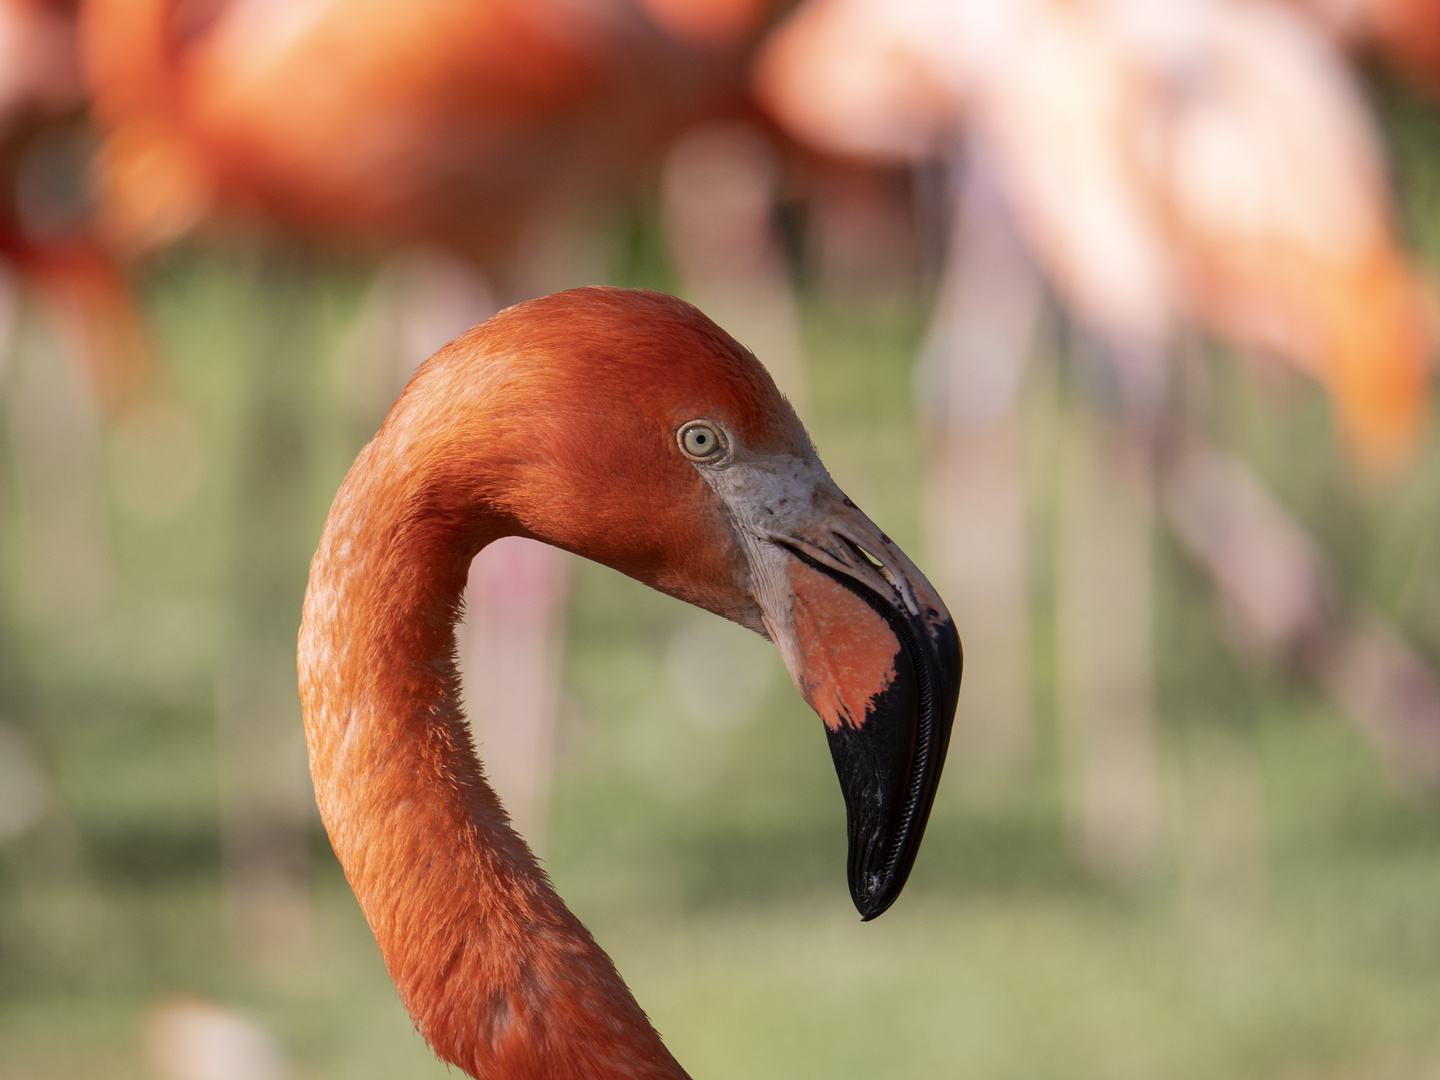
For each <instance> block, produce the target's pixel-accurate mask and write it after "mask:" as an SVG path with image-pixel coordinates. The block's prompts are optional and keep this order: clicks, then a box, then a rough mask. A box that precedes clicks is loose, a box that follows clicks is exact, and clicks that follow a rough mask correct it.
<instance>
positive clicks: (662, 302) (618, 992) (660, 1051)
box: [298, 288, 961, 1080]
mask: <svg viewBox="0 0 1440 1080" xmlns="http://www.w3.org/2000/svg"><path fill="white" fill-rule="evenodd" d="M505 536H523V537H529V538H531V539H535V540H539V541H542V542H544V543H547V544H551V545H554V546H556V547H559V548H563V549H565V550H567V551H570V552H573V553H575V554H577V555H580V556H583V557H585V558H587V559H592V560H594V561H596V562H599V563H602V564H604V565H606V566H609V567H612V568H614V569H616V570H619V571H620V572H622V573H624V574H627V575H629V576H630V577H633V578H635V579H637V580H639V581H642V582H644V583H645V584H647V585H649V586H651V587H653V588H655V589H658V590H660V591H661V592H664V593H667V594H669V595H671V596H675V597H678V598H679V599H681V600H685V601H687V602H689V603H691V604H695V605H696V606H698V607H702V608H705V609H707V610H709V611H711V612H714V613H715V614H717V615H720V616H722V617H724V618H727V619H731V620H733V621H734V622H737V623H739V624H741V625H742V626H746V627H748V628H750V629H751V630H754V631H756V632H757V633H759V634H762V635H764V636H765V637H767V638H768V639H769V640H770V641H772V642H774V644H775V645H776V647H777V648H778V649H779V650H780V653H781V656H782V657H783V658H784V661H785V664H786V667H787V668H788V669H789V671H790V674H791V677H792V678H793V680H794V682H795V685H796V687H797V688H798V689H799V691H800V693H801V695H802V696H803V697H804V698H805V700H806V701H807V702H809V704H810V705H811V707H812V708H813V709H814V710H815V712H816V713H817V714H819V716H820V719H821V720H822V721H823V722H824V724H825V728H826V733H827V735H828V738H829V744H830V748H831V751H832V754H833V757H834V762H835V768H836V771H837V773H838V776H839V780H840V786H841V789H842V792H843V794H844V798H845V806H846V812H847V820H848V830H849V868H848V875H849V886H850V893H851V896H852V898H853V899H854V902H855V905H856V907H857V909H858V910H859V912H860V914H861V916H862V917H863V918H864V919H866V920H869V919H873V918H875V917H876V916H877V915H879V914H881V913H882V912H884V911H885V910H886V909H887V908H888V907H889V906H890V905H891V904H892V903H893V902H894V900H895V898H896V897H897V896H898V894H899V893H900V890H901V889H902V887H903V886H904V884H905V881H906V878H907V876H908V875H909V873H910V869H911V867H912V865H913V864H914V861H915V856H916V852H917V850H918V848H919V844H920V840H921V836H922V835H923V833H924V829H925V823H926V820H927V818H928V816H929V813H930V807H931V804H932V802H933V800H934V797H935V792H936V787H937V784H938V781H939V778H940V772H941V768H942V766H943V764H944V760H945V752H946V747H947V745H948V742H949V738H950V727H951V723H952V720H953V716H954V711H955V703H956V697H957V695H958V693H959V688H960V670H961V654H960V641H959V638H958V636H957V634H956V630H955V626H954V623H953V621H952V620H951V617H950V614H949V613H948V612H947V611H946V609H945V605H944V604H943V602H942V601H941V600H940V597H939V596H938V595H937V594H936V592H935V590H934V589H933V588H932V587H931V585H930V583H929V582H928V581H926V579H925V577H924V576H923V575H922V574H921V573H920V571H919V570H918V569H916V567H915V565H914V564H913V563H912V562H911V561H910V560H909V559H908V558H907V557H906V556H905V554H904V553H903V552H902V551H901V550H900V549H899V548H898V547H896V546H895V544H894V543H893V542H892V541H891V540H890V539H889V537H887V536H886V535H885V534H884V533H883V532H881V531H880V529H879V528H877V527H876V526H875V525H874V524H873V523H872V522H871V521H870V520H869V519H868V518H867V517H866V516H865V515H864V514H863V513H861V512H860V510H859V509H858V508H856V506H855V505H854V503H852V502H851V501H850V500H849V499H848V498H846V496H845V495H844V494H843V493H842V492H841V491H840V489H839V488H838V487H836V485H835V483H834V482H833V481H832V480H831V478H830V476H829V474H828V473H827V472H826V471H825V468H824V466H823V465H822V464H821V463H820V459H819V458H818V457H817V455H816V453H815V449H814V447H813V446H812V445H811V442H810V439H809V437H808V436H807V434H806V433H805V430H804V428H803V427H802V426H801V424H800V421H799V420H798V418H797V417H796V415H795V412H794V410H793V409H792V408H791V406H790V404H789V403H788V402H787V401H786V400H785V398H784V397H783V396H782V395H781V394H780V392H779V391H778V390H777V389H776V387H775V384H774V382H773V381H772V380H771V378H770V376H769V375H768V374H767V373H766V371H765V369H764V368H763V367H762V366H761V365H760V364H759V362H757V360H756V359H755V357H754V356H752V355H751V354H750V353H749V352H748V351H746V350H745V349H744V348H742V347H741V346H740V345H738V344H737V343H736V342H735V341H734V340H733V339H732V338H730V337H729V336H728V335H727V334H726V333H725V332H724V331H723V330H721V329H720V328H719V327H717V326H716V325H715V324H714V323H712V322H711V321H710V320H709V319H707V318H706V317H705V316H704V315H703V314H701V313H700V312H699V311H698V310H696V309H695V308H693V307H691V306H690V305H689V304H686V303H684V302H682V301H680V300H676V299H674V298H673V297H670V296H666V295H664V294H661V293H655V292H648V291H642V290H628V289H615V288H587V289H575V290H571V291H568V292H562V293H557V294H555V295H553V296H548V297H544V298H542V299H538V300H531V301H529V302H526V303H523V304H518V305H516V306H514V307H511V308H507V309H506V310H504V311H501V312H500V313H499V314H497V315H495V316H494V317H492V318H491V319H489V320H488V321H486V322H484V323H482V324H480V325H479V326H477V327H475V328H474V329H472V330H470V331H469V332H467V333H465V334H463V335H462V336H460V337H459V338H457V339H456V340H454V341H453V342H451V343H450V344H449V345H447V346H446V347H445V348H443V349H441V350H440V352H438V353H436V354H435V355H434V356H433V357H431V358H430V359H429V360H428V361H426V362H425V363H424V364H423V365H422V366H421V367H420V369H419V370H418V372H417V373H416V375H415V376H414V378H413V379H412V380H411V381H410V383H409V385H408V386H407V387H406V389H405V391H404V393H403V394H402V395H401V396H400V398H399V400H398V401H397V402H396V403H395V405H394V407H393V408H392V409H391V410H390V413H389V415H388V417H387V418H386V420H385V422H384V424H383V425H382V426H381V428H380V430H379V432H378V434H377V435H376V436H375V438H374V439H373V440H372V441H371V442H370V444H369V445H368V446H366V447H365V448H364V450H362V451H361V453H360V455H359V457H358V458H357V459H356V461H355V464H354V465H353V466H352V468H351V469H350V472H349V474H348V476H347V477H346V478H345V481H344V483H343V484H342V486H341V488H340V491H339V493H338V494H337V495H336V497H335V501H334V503H333V505H332V507H331V509H330V514H329V517H328V518H327V520H326V523H325V529H324V533H323V535H322V537H321V540H320V545H319V549H318V551H317V552H316V554H315V558H314V561H313V563H312V564H311V569H310V583H309V589H308V591H307V593H306V597H305V609H304V619H303V623H302V626H301V630H300V638H299V656H298V661H299V664H298V666H299V677H300V693H301V700H302V703H303V708H304V718H305V735H306V741H307V744H308V746H309V753H310V768H311V773H312V776H313V778H314V783H315V793H316V798H317V801H318V803H319V807H320V813H321V817H322V819H323V821H324V824H325V828H326V830H327V832H328V833H329V836H330V841H331V844H332V845H333V847H334V849H335V853H336V855H337V856H338V857H339V860H340V863H341V864H342V866H343V867H344V870H345V874H346V877H347V878H348V880H349V882H350V885H351V887H352V888H353V889H354V891H355V895H356V897H357V898H358V899H359V902H360V906H361V908H362V909H363V911H364V913H365V917H366V919H367V920H368V921H369V924H370V927H371V929H372V931H373V932H374V934H375V939H376V941H377V942H378V943H379V946H380V951H381V954H382V955H383V957H384V960H385V964H386V966H387V968H388V970H389V973H390V975H391V977H392V978H393V979H394V981H395V984H396V986H397V987H398V988H399V991H400V994H401V996H402V998H403V999H404V1002H405V1005H406V1007H407V1009H408V1010H409V1012H410V1015H411V1017H412V1018H413V1019H414V1021H415V1023H416V1025H417V1026H418V1028H419V1029H420V1031H421V1032H422V1033H423V1035H424V1037H425V1039H426V1040H427V1041H428V1042H429V1044H430V1046H431V1047H432V1048H433V1049H434V1051H435V1052H436V1054H438V1055H439V1056H440V1057H441V1058H442V1059H444V1060H445V1061H447V1062H449V1063H451V1064H454V1065H455V1066H457V1067H458V1068H460V1069H462V1070H463V1071H464V1072H465V1073H467V1074H468V1075H470V1076H472V1077H476V1078H486V1080H542V1078H544V1080H582V1078H584V1080H620V1078H626V1080H651V1078H653V1080H660V1078H665V1080H677V1078H681V1077H684V1076H686V1073H685V1072H684V1070H683V1069H682V1068H681V1067H680V1065H679V1064H677V1063H676V1061H675V1059H674V1058H673V1057H672V1056H671V1055H670V1053H669V1051H667V1050H666V1048H665V1046H664V1044H663V1043H662V1041H661V1039H660V1036H659V1035H658V1034H657V1033H656V1032H655V1030H654V1029H653V1028H652V1027H651V1025H650V1022H649V1021H648V1020H647V1018H646V1016H645V1013H644V1012H643V1011H642V1010H641V1008H640V1006H639V1004H637V1002H636V1001H635V999H634V997H633V996H632V995H631V993H630V991H629V990H628V989H627V988H626V986H625V983H624V982H623V981H622V979H621V977H620V976H619V974H618V973H617V972H616V970H615V967H614V965H613V964H612V963H611V961H610V958H609V957H608V956H606V954H605V953H604V952H603V951H602V950H601V949H600V947H599V946H598V945H597V944H596V943H595V941H594V939H593V938H592V937H591V936H590V933H589V932H588V931H587V930H586V929H585V927H584V926H583V925H581V923H580V921H579V920H578V919H577V918H576V917H575V916H574V915H573V914H572V913H571V912H570V910H569V909H568V908H567V907H566V906H565V904H564V903H563V902H562V901H561V899H560V898H559V896H557V895H556V893H555V891H554V889H553V888H552V887H551V885H550V882H549V880H548V878H547V877H546V875H545V873H544V871H543V870H542V869H541V868H540V866H539V864H538V862H537V861H536V859H535V857H534V855H533V854H532V853H531V852H530V850H529V848H528V847H527V846H526V844H525V842H524V841H523V840H522V839H521V838H520V836H519V835H518V834H517V833H516V832H515V831H514V830H513V829H512V828H511V826H510V823H509V820H508V818H507V816H506V813H505V810H504V809H503V808H502V807H501V805H500V803H499V801H498V799H497V798H496V796H495V794H494V792H493V791H492V790H491V788H490V787H489V785H488V784H487V783H486V780H485V778H484V775H483V773H482V771H481V767H480V763H479V761H478V760H477V758H476V755H475V750H474V747H473V744H472V741H471V738H470V734H469V731H468V728H467V726H466V722H465V718H464V716H463V715H462V712H461V709H460V704H459V700H460V699H459V679H458V675H457V671H456V664H455V636H454V629H455V624H456V621H457V619H458V617H459V614H460V612H459V608H460V598H461V593H462V590H463V589H464V587H465V581H466V572H467V569H468V567H469V565H470V561H471V559H472V558H473V557H474V556H475V554H476V552H477V551H479V550H480V549H481V548H483V547H484V546H485V545H487V544H489V543H491V542H492V541H494V540H497V539H499V538H501V537H505Z"/></svg>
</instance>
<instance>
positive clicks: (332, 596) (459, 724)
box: [299, 423, 685, 1080]
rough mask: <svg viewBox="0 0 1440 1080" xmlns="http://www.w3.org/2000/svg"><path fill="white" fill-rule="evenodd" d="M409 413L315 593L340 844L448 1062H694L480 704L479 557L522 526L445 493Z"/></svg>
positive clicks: (318, 742)
mask: <svg viewBox="0 0 1440 1080" xmlns="http://www.w3.org/2000/svg"><path fill="white" fill-rule="evenodd" d="M397 428H399V425H393V424H391V423H387V425H386V427H385V428H384V429H382V431H381V433H380V434H379V435H378V436H377V437H376V439H375V440H374V442H372V443H371V444H370V445H369V446H368V447H366V449H365V450H364V451H363V452H362V454H361V455H360V457H359V459H358V460H357V461H356V463H355V465H354V467H353V468H352V469H351V471H350V474H349V476H347V477H346V480H345V483H344V485H343V486H342V487H341V489H340V493H339V494H338V495H337V496H336V499H335V503H334V505H333V506H332V508H331V511H330V516H329V518H328V519H327V520H326V525H325V532H324V535H323V537H322V539H321V542H320V547H319V550H318V551H317V552H316V555H315V559H314V562H313V563H312V564H311V570H310V586H309V589H308V591H307V593H306V597H305V614H304V621H303V623H302V626H301V630H300V642H299V646H300V647H299V673H300V692H301V702H302V705H303V709H304V716H305V736H306V741H307V743H308V745H309V749H310V769H311V773H312V775H313V777H314V781H315V794H316V798H317V801H318V803H319V806H320V814H321V817H322V819H323V820H324V823H325V828H326V830H327V831H328V832H329V834H330V841H331V844H332V845H333V846H334V849H335V853H336V855H337V856H338V857H339V859H340V862H341V865H342V866H343V867H344V868H345V874H346V877H347V878H348V879H349V881H350V885H351V887H352V888H353V889H354V891H355V895H356V897H357V898H358V899H359V901H360V906H361V908H362V909H363V911H364V912H365V917H366V919H367V920H368V921H369V923H370V927H371V929H372V930H373V931H374V934H375V939H376V941H377V942H378V943H379V945H380V951H381V953H382V955H383V956H384V958H385V964H386V966H387V968H388V969H389V971H390V975H391V977H392V978H393V979H394V980H395V984H396V986H397V987H398V988H399V990H400V994H401V996H402V997H403V998H404V1001H405V1004H406V1007H407V1008H408V1009H409V1011H410V1015H411V1016H412V1017H413V1018H414V1020H415V1022H416V1024H417V1026H418V1027H419V1028H420V1030H421V1031H422V1033H423V1034H424V1036H425V1038H426V1040H427V1041H428V1042H429V1043H430V1045H431V1046H432V1047H433V1048H434V1050H435V1052H436V1053H437V1054H438V1055H439V1056H440V1057H442V1058H444V1059H445V1060H446V1061H448V1062H451V1063H453V1064H455V1065H457V1066H459V1067H460V1068H461V1069H463V1070H464V1071H465V1072H467V1073H469V1074H470V1075H471V1076H474V1077H484V1078H495V1080H531V1078H533V1080H541V1078H544V1080H570V1078H574V1080H580V1078H582V1077H584V1078H587V1080H602V1078H615V1080H619V1078H621V1077H624V1078H626V1080H642V1078H643V1080H651V1078H653V1080H661V1078H663V1080H677V1078H683V1077H685V1073H684V1071H683V1070H682V1069H681V1068H680V1067H679V1066H678V1065H677V1064H676V1063H675V1060H674V1059H673V1058H672V1057H671V1056H670V1054H669V1052H668V1051H666V1049H665V1047H664V1045H663V1044H662V1043H661V1041H660V1038H659V1036H658V1035H657V1034H656V1033H655V1031H654V1029H653V1028H652V1027H651V1026H650V1023H649V1021H648V1020H647V1019H646V1017H645V1014H644V1013H643V1012H642V1011H641V1009H640V1007H639V1005H637V1004H636V1002H635V999H634V998H633V997H632V996H631V994H630V992H629V990H628V989H627V988H626V987H625V984H624V982H623V981H622V980H621V979H620V976H619V975H618V974H617V973H616V971H615V968H614V965H613V964H612V963H611V962H610V959H609V957H607V956H606V955H605V953H604V952H603V951H602V950H601V949H600V947H599V946H598V945H596V944H595V942H594V940H593V939H592V938H591V936H590V934H589V932H588V931H586V929H585V928H584V926H582V925H581V924H580V921H579V920H578V919H576V918H575V916H574V915H573V914H571V912H570V911H569V910H568V909H567V908H566V907H565V905H564V903H563V902H562V901H561V900H560V898H559V897H558V896H557V895H556V894H555V892H554V890H553V889H552V887H551V885H550V882H549V880H548V879H547V878H546V876H545V873H544V872H543V871H542V870H541V869H540V867H539V866H538V865H537V863H536V861H535V858H534V856H533V855H532V854H531V853H530V851H529V849H528V848H527V847H526V846H525V843H524V841H523V840H521V839H520V837H519V836H518V835H516V833H515V832H514V830H513V829H511V827H510V824H509V821H508V819H507V818H506V815H505V812H504V810H503V809H502V808H501V806H500V803H499V801H498V800H497V799H496V797H495V794H494V792H493V791H491V789H490V787H489V786H488V785H487V784H486V782H485V780H484V777H483V776H482V774H481V771H480V767H479V762H478V761H477V760H476V757H475V751H474V748H473V746H472V745H471V741H470V736H469V733H468V730H467V728H466V725H465V722H464V718H463V716H462V715H461V712H460V708H459V705H458V696H457V676H456V671H455V663H454V626H455V622H456V618H457V614H458V611H459V605H460V595H461V590H462V589H463V588H464V585H465V574H466V569H467V568H468V566H469V563H470V559H471V558H472V557H473V556H474V554H475V553H476V551H478V550H479V549H480V548H481V547H483V546H484V545H485V544H486V543H488V542H490V541H491V540H493V539H496V538H497V537H498V536H500V535H504V534H505V533H507V532H513V531H515V529H514V528H513V527H510V526H508V525H507V523H506V521H505V520H504V519H503V518H502V517H501V516H500V515H498V514H495V513H492V512H489V511H487V510H485V509H484V508H483V507H482V508H481V509H471V510H467V511H457V510H456V509H454V508H453V507H443V506H441V505H439V504H438V500H436V499H434V498H433V497H432V496H431V495H430V494H429V493H431V492H435V491H438V490H441V488H442V485H438V484H435V483H431V482H429V481H430V480H434V479H435V478H434V477H433V476H432V477H429V478H427V477H426V475H425V474H424V472H423V466H417V465H414V464H411V461H412V459H413V458H414V456H415V455H414V454H413V453H410V452H409V451H410V450H411V449H413V448H412V447H409V446H407V445H406V444H405V442H404V439H403V435H402V434H401V433H398V432H397Z"/></svg>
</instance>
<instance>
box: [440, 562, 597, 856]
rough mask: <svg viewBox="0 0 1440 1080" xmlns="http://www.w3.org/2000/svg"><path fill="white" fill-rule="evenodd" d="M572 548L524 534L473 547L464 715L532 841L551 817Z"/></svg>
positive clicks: (518, 825)
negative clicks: (568, 552) (567, 551)
mask: <svg viewBox="0 0 1440 1080" xmlns="http://www.w3.org/2000/svg"><path fill="white" fill-rule="evenodd" d="M569 564H570V556H568V555H566V554H565V552H563V551H560V550H558V549H556V548H553V547H550V546H549V545H548V544H540V543H537V542H536V541H534V540H527V539H525V538H524V537H519V536H510V537H506V538H505V539H503V540H497V541H495V543H493V544H491V545H490V546H489V547H487V548H485V550H484V551H482V552H480V554H478V555H476V556H475V559H474V561H473V562H471V564H470V576H469V583H468V584H467V585H466V587H465V617H464V620H463V621H462V623H461V624H460V626H459V627H458V628H457V631H456V636H457V639H458V644H459V654H460V676H461V682H462V686H463V690H464V693H463V701H464V705H465V714H466V715H467V716H468V717H469V718H470V727H471V730H472V731H473V732H474V733H475V745H476V750H477V752H478V753H481V754H483V755H484V757H485V777H486V779H487V780H488V781H489V782H490V784H491V785H492V786H493V787H494V788H495V793H496V794H497V795H499V796H500V800H501V802H503V803H504V804H505V809H506V811H507V812H508V813H509V815H510V823H511V824H512V825H513V826H514V828H515V831H516V832H518V833H519V834H520V835H521V836H523V837H524V838H525V840H526V842H527V843H528V844H529V845H530V848H531V850H533V851H536V852H542V851H543V850H544V846H545V822H546V818H547V816H548V815H547V808H548V806H549V798H550V778H551V774H552V773H553V771H554V770H553V762H554V749H555V728H556V720H557V717H558V715H559V708H560V653H561V643H562V641H563V640H564V629H565V626H564V623H565V598H566V592H567V585H568V581H569V570H570V565H569Z"/></svg>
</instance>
